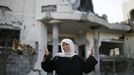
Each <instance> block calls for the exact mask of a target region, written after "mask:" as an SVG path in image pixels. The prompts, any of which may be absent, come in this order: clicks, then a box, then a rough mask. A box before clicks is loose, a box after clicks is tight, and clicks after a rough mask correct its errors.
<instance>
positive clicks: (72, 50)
mask: <svg viewBox="0 0 134 75" xmlns="http://www.w3.org/2000/svg"><path fill="white" fill-rule="evenodd" d="M63 42H65V43H67V44H69V46H70V49H71V52H70V53H66V52H65V51H64V50H63V47H62V44H63ZM61 51H62V52H60V53H57V54H56V56H60V57H72V56H74V55H76V53H75V50H74V43H73V41H72V40H71V39H63V40H62V41H61Z"/></svg>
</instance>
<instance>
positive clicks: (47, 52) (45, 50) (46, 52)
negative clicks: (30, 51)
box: [44, 48, 49, 56]
mask: <svg viewBox="0 0 134 75" xmlns="http://www.w3.org/2000/svg"><path fill="white" fill-rule="evenodd" d="M44 52H45V54H44V55H45V56H48V55H49V51H48V49H47V48H45V49H44Z"/></svg>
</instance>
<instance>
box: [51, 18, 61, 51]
mask: <svg viewBox="0 0 134 75" xmlns="http://www.w3.org/2000/svg"><path fill="white" fill-rule="evenodd" d="M49 23H50V24H51V25H52V45H53V46H52V50H53V54H55V53H57V52H58V50H59V49H58V43H59V26H60V24H61V22H60V21H59V20H51V21H50V22H49Z"/></svg>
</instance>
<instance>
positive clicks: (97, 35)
mask: <svg viewBox="0 0 134 75" xmlns="http://www.w3.org/2000/svg"><path fill="white" fill-rule="evenodd" d="M91 29H92V30H93V42H94V56H95V58H96V59H97V61H98V64H97V65H96V67H95V75H101V74H100V55H99V38H100V33H99V30H98V29H99V26H94V27H91Z"/></svg>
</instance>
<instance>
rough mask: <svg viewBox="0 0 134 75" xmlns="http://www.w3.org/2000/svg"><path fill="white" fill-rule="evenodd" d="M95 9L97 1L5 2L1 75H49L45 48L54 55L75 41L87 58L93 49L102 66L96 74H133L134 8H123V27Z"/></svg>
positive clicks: (0, 1)
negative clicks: (43, 63) (62, 44)
mask: <svg viewBox="0 0 134 75" xmlns="http://www.w3.org/2000/svg"><path fill="white" fill-rule="evenodd" d="M130 1H132V0H130ZM132 2H133V1H132ZM132 2H130V3H132ZM133 3H134V2H133ZM133 3H132V5H133ZM128 4H129V3H128ZM17 5H18V6H17ZM93 6H94V5H93V2H92V0H0V74H1V75H49V74H48V73H46V72H45V71H43V70H42V68H41V65H40V64H41V61H42V59H43V55H44V53H43V49H44V48H46V47H47V48H48V49H49V50H50V52H51V53H52V54H55V53H57V52H59V51H60V41H61V40H62V39H63V38H70V39H72V40H73V41H74V44H75V50H76V52H77V53H78V54H79V55H80V56H81V57H83V58H87V57H88V53H87V51H88V50H89V49H92V48H94V50H95V53H94V55H95V58H96V59H97V60H98V62H99V63H98V64H97V65H96V67H95V72H91V73H93V74H95V75H134V56H133V54H134V47H133V39H134V35H133V34H134V32H133V30H134V29H133V15H134V14H133V9H134V6H133V7H131V8H130V6H129V5H127V2H126V4H124V11H125V12H124V15H125V16H126V18H125V22H123V23H109V22H108V20H107V16H106V15H103V16H98V15H97V14H96V13H95V12H94V9H93ZM128 7H129V8H128ZM126 10H127V11H126ZM128 14H129V16H130V17H129V18H127V15H128ZM14 40H17V42H16V43H17V44H19V45H17V47H16V45H15V44H14ZM18 46H19V47H18ZM91 73H90V74H88V75H91Z"/></svg>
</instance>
